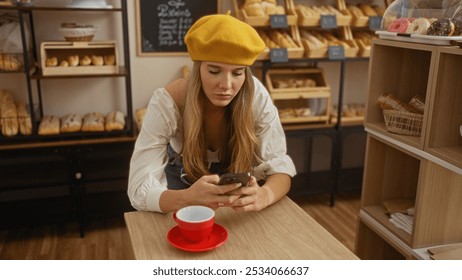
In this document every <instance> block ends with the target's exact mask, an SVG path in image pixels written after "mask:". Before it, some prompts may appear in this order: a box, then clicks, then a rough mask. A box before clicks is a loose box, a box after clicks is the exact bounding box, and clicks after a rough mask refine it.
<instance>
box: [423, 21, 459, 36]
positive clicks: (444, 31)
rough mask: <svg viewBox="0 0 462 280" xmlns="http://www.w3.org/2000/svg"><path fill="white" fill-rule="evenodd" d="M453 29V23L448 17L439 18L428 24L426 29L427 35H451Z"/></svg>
mask: <svg viewBox="0 0 462 280" xmlns="http://www.w3.org/2000/svg"><path fill="white" fill-rule="evenodd" d="M454 29H455V26H454V23H453V22H452V21H451V20H450V19H448V18H445V19H439V20H437V21H435V22H433V23H432V24H431V25H430V27H429V28H428V31H427V35H431V36H451V35H452V33H454Z"/></svg>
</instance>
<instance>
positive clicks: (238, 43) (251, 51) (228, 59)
mask: <svg viewBox="0 0 462 280" xmlns="http://www.w3.org/2000/svg"><path fill="white" fill-rule="evenodd" d="M185 43H186V46H187V47H188V53H189V55H190V56H191V59H192V60H193V61H213V62H221V63H226V64H235V65H252V64H253V63H254V61H255V59H256V58H257V56H258V55H259V54H260V53H261V52H262V51H263V50H264V49H265V43H264V42H263V40H262V39H261V38H260V35H258V33H257V31H256V30H255V29H254V28H253V27H252V26H250V25H248V24H247V23H245V22H243V21H240V20H238V19H236V18H235V17H233V16H231V15H229V12H228V14H226V15H208V16H204V17H201V18H200V19H198V20H197V21H196V22H195V23H194V24H193V25H192V26H191V28H190V29H189V30H188V32H187V33H186V35H185Z"/></svg>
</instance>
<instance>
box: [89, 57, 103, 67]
mask: <svg viewBox="0 0 462 280" xmlns="http://www.w3.org/2000/svg"><path fill="white" fill-rule="evenodd" d="M91 64H93V65H95V66H101V65H104V59H103V57H102V56H100V55H92V56H91Z"/></svg>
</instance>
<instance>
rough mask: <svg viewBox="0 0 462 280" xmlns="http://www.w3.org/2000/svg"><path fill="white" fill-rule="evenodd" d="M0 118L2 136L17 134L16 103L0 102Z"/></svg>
mask: <svg viewBox="0 0 462 280" xmlns="http://www.w3.org/2000/svg"><path fill="white" fill-rule="evenodd" d="M0 111H1V115H0V119H1V123H2V134H3V135H4V136H15V135H17V134H18V128H19V124H18V114H17V111H16V105H15V104H14V103H13V102H4V103H1V104H0Z"/></svg>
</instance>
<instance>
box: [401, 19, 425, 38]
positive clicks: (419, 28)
mask: <svg viewBox="0 0 462 280" xmlns="http://www.w3.org/2000/svg"><path fill="white" fill-rule="evenodd" d="M430 25H431V23H430V21H429V20H428V19H426V18H417V19H415V20H413V21H412V22H411V24H409V27H408V28H407V30H406V33H409V34H421V35H425V34H427V30H428V28H429V27H430Z"/></svg>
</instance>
